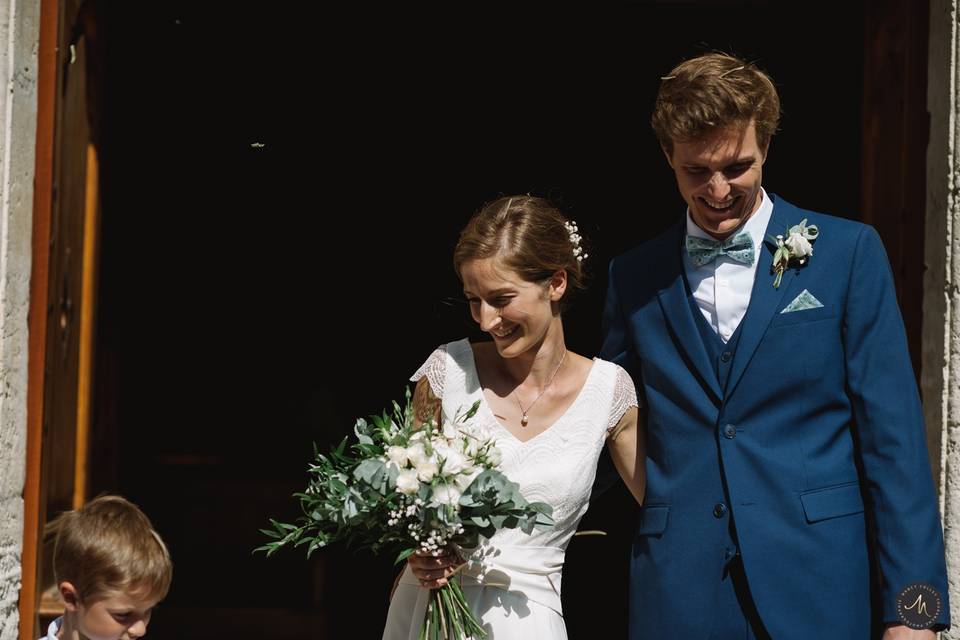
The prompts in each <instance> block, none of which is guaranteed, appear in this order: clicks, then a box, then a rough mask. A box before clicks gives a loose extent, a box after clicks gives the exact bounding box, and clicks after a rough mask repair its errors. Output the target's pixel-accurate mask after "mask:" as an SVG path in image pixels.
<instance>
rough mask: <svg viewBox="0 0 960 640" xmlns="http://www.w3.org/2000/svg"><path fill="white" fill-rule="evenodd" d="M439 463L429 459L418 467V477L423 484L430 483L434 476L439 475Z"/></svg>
mask: <svg viewBox="0 0 960 640" xmlns="http://www.w3.org/2000/svg"><path fill="white" fill-rule="evenodd" d="M437 471H438V468H437V463H436V462H435V461H434V460H432V459H427V460H425V461H424V462H423V464H418V465H417V477H418V478H420V480H421V482H430V481H431V480H433V476H435V475H437Z"/></svg>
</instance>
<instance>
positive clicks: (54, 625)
mask: <svg viewBox="0 0 960 640" xmlns="http://www.w3.org/2000/svg"><path fill="white" fill-rule="evenodd" d="M62 624H63V618H62V617H60V618H57V619H56V620H54V621H53V622H51V623H50V626H49V627H48V628H47V637H46V638H43V639H42V640H57V633H59V632H60V626H61V625H62Z"/></svg>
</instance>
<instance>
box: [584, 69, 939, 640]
mask: <svg viewBox="0 0 960 640" xmlns="http://www.w3.org/2000/svg"><path fill="white" fill-rule="evenodd" d="M779 114H780V103H779V98H778V97H777V92H776V89H775V88H774V86H773V83H772V82H771V80H770V78H769V77H768V76H766V75H765V74H764V73H763V72H761V71H759V70H758V69H756V68H755V67H754V66H753V65H752V64H749V63H747V62H744V61H742V60H739V59H737V58H734V57H730V56H726V55H722V54H709V55H704V56H701V57H699V58H696V59H693V60H689V61H687V62H684V63H682V64H680V65H679V66H677V67H676V68H675V69H674V70H673V71H671V72H670V74H669V75H667V76H666V77H664V78H663V79H662V82H661V85H660V91H659V93H658V95H657V101H656V107H655V111H654V115H653V128H654V130H655V132H656V134H657V136H658V138H659V141H660V144H661V145H662V147H663V152H664V154H665V155H666V158H667V162H668V163H669V164H670V167H671V168H672V169H673V171H674V173H675V174H676V179H677V186H678V187H679V189H680V193H681V195H682V196H683V199H684V201H685V202H686V205H687V212H686V214H685V215H684V217H683V219H682V220H680V221H678V224H676V225H675V226H674V227H673V228H671V229H670V230H668V231H667V232H666V233H664V234H663V235H661V236H660V237H658V238H655V239H653V240H651V241H649V242H647V243H645V244H643V245H642V246H640V247H637V248H636V249H634V250H632V251H630V252H627V253H625V254H624V255H621V256H619V257H617V258H616V259H614V260H613V261H612V263H611V264H610V283H609V291H608V294H607V301H606V309H605V312H604V325H605V326H604V336H605V338H604V345H603V353H602V356H603V357H604V358H607V359H610V360H613V361H615V362H617V363H619V364H621V365H623V366H624V367H625V368H626V369H627V370H628V371H629V372H630V373H631V374H632V375H633V377H634V380H635V381H636V383H637V388H638V389H639V390H640V391H641V393H642V395H643V396H644V398H645V403H646V409H647V414H648V415H647V421H646V442H647V462H646V471H647V491H646V499H645V502H644V505H643V507H642V509H641V513H640V519H639V522H638V525H637V529H636V533H635V538H634V542H633V551H632V566H631V584H630V587H631V588H630V602H631V605H630V638H631V639H632V640H646V639H650V640H653V639H661V638H685V639H699V638H703V639H708V638H710V639H718V640H726V639H733V638H737V639H738V640H739V639H740V638H776V639H777V640H785V639H791V638H797V639H800V638H804V639H807V638H825V639H833V638H836V639H838V640H839V639H843V640H857V639H864V640H866V639H867V638H879V637H881V635H882V637H883V639H884V640H893V639H895V638H933V637H934V635H935V634H934V632H933V630H935V629H940V628H944V627H945V626H946V625H948V624H949V613H948V608H949V604H948V602H947V579H946V568H945V564H944V550H943V536H942V532H941V525H940V519H939V515H938V511H937V498H936V494H935V491H934V486H933V482H932V479H931V473H930V466H929V462H928V458H927V449H926V444H925V437H924V426H923V418H922V413H921V407H920V401H919V397H918V394H917V388H916V383H915V381H914V377H913V369H912V368H911V365H910V359H909V355H908V353H907V346H906V339H905V335H904V328H903V323H902V321H901V318H900V313H899V309H898V308H897V302H896V296H895V292H894V287H893V281H892V278H891V272H890V267H889V264H888V262H887V259H886V254H885V253H884V249H883V245H882V243H881V241H880V238H879V237H878V235H877V233H876V232H875V231H874V230H873V229H872V228H871V227H868V226H865V225H863V224H859V223H856V222H851V221H847V220H843V219H840V218H834V217H831V216H827V215H824V214H821V213H814V212H812V211H805V210H803V209H800V208H798V207H796V206H794V205H792V204H790V203H789V202H786V201H785V200H783V199H782V198H780V197H778V196H776V195H774V194H772V193H768V192H766V191H764V189H763V188H762V187H761V177H762V169H763V163H764V160H765V159H766V156H767V150H768V148H769V144H770V138H771V136H772V134H773V133H774V131H775V130H776V127H777V122H778V120H779ZM871 625H874V626H873V631H872V632H871Z"/></svg>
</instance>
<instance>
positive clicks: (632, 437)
mask: <svg viewBox="0 0 960 640" xmlns="http://www.w3.org/2000/svg"><path fill="white" fill-rule="evenodd" d="M643 435H644V434H643V424H642V418H641V417H640V412H639V411H638V410H637V408H636V407H630V408H629V409H627V410H626V411H625V412H624V414H623V417H621V418H620V422H618V423H617V426H616V427H614V428H613V429H611V430H610V435H609V436H608V437H607V446H608V447H610V457H611V458H613V464H614V466H615V467H616V468H617V471H618V472H619V473H620V477H621V478H623V481H624V482H625V483H626V484H627V488H628V489H630V493H631V494H633V497H634V499H635V500H636V501H637V504H643V493H644V490H645V489H646V485H647V475H646V464H645V463H646V457H647V452H646V449H645V446H646V438H644V437H643Z"/></svg>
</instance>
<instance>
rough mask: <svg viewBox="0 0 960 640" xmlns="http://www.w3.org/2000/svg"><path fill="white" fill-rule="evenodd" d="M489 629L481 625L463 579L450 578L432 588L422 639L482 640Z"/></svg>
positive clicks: (420, 638)
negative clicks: (465, 592)
mask: <svg viewBox="0 0 960 640" xmlns="http://www.w3.org/2000/svg"><path fill="white" fill-rule="evenodd" d="M486 637H487V632H486V631H484V629H483V627H481V626H480V621H479V620H477V618H476V616H475V615H473V612H472V611H470V606H469V605H468V604H467V599H466V598H465V597H464V595H463V589H462V587H461V586H460V581H459V580H450V581H449V582H447V584H445V585H443V586H442V587H440V588H439V589H431V590H430V600H429V601H428V602H427V611H426V615H425V616H424V619H423V626H422V627H420V635H419V636H418V638H419V640H482V639H483V638H486Z"/></svg>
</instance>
